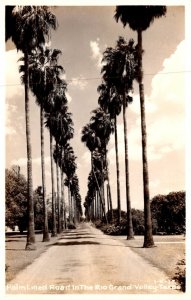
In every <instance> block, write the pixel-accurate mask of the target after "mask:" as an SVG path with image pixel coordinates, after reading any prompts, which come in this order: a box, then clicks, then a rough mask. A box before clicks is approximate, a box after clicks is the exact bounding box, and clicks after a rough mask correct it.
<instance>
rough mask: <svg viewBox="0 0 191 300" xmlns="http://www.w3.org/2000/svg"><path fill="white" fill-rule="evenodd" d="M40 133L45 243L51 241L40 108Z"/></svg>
mask: <svg viewBox="0 0 191 300" xmlns="http://www.w3.org/2000/svg"><path fill="white" fill-rule="evenodd" d="M40 132H41V169H42V190H43V217H44V224H43V225H44V228H43V240H42V241H43V242H48V241H49V240H50V237H49V232H48V215H47V205H46V183H45V163H44V110H43V108H42V106H41V107H40Z"/></svg>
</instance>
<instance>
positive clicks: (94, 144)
mask: <svg viewBox="0 0 191 300" xmlns="http://www.w3.org/2000/svg"><path fill="white" fill-rule="evenodd" d="M95 127H96V126H95V125H93V126H92V124H91V121H90V123H89V124H87V125H86V126H84V127H83V129H82V139H81V140H82V142H84V143H85V145H86V146H87V148H88V149H89V150H90V153H91V171H92V174H93V176H94V177H95V182H96V185H97V189H98V192H99V196H100V201H101V208H102V210H103V214H104V219H105V221H106V222H107V217H106V214H105V208H104V195H103V190H101V188H100V187H101V185H102V184H103V181H102V184H101V182H99V180H98V173H99V171H100V170H99V168H96V167H95V152H96V151H97V150H98V149H100V148H101V146H102V143H101V138H100V136H98V134H97V133H96V131H95ZM98 152H99V151H98ZM99 155H100V152H99ZM101 168H102V167H100V169H101ZM98 170H99V171H98ZM100 174H101V175H102V172H100Z"/></svg>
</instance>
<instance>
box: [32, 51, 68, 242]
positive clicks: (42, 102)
mask: <svg viewBox="0 0 191 300" xmlns="http://www.w3.org/2000/svg"><path fill="white" fill-rule="evenodd" d="M60 54H61V51H60V50H57V49H53V50H51V49H50V48H48V47H43V46H41V47H39V48H38V49H36V51H33V52H32V53H31V55H30V56H29V58H30V59H29V61H30V68H29V77H30V87H31V89H32V91H33V93H34V95H35V96H36V102H37V104H38V105H39V106H40V124H41V126H40V130H41V168H42V187H43V204H44V230H43V241H48V240H49V231H48V218H47V208H46V184H45V163H44V110H45V108H46V107H47V105H48V104H49V100H48V98H49V95H50V93H51V92H52V91H53V90H54V88H55V84H57V77H58V76H59V75H60V73H61V72H63V68H62V67H61V66H59V65H58V57H59V55H60ZM59 88H61V87H60V86H58V87H57V90H59Z"/></svg>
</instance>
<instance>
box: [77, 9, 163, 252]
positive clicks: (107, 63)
mask: <svg viewBox="0 0 191 300" xmlns="http://www.w3.org/2000/svg"><path fill="white" fill-rule="evenodd" d="M165 13H166V7H165V6H117V7H116V10H115V15H114V17H115V19H116V21H117V22H118V20H119V19H120V20H121V22H122V23H123V25H124V27H125V26H126V25H127V24H129V26H130V28H131V29H132V30H136V31H137V35H138V43H137V45H136V46H135V45H134V41H133V40H132V39H130V40H129V42H128V43H127V42H126V41H125V39H124V38H122V37H119V39H118V41H117V43H116V47H115V48H112V47H108V48H107V49H106V51H105V52H104V54H103V67H102V71H101V72H102V84H101V85H100V86H99V87H98V92H99V94H100V96H99V99H98V103H99V105H100V107H101V109H103V111H104V112H105V113H106V114H109V120H110V124H112V125H114V133H115V151H116V172H117V174H116V177H117V208H118V222H120V218H121V198H120V181H119V172H120V170H119V159H118V136H117V116H118V115H119V114H120V112H121V110H122V111H123V124H124V147H125V175H126V176H125V178H126V203H127V239H132V238H134V233H133V226H132V215H131V200H130V184H129V160H128V140H127V118H126V108H127V107H128V104H129V103H131V102H132V100H133V98H132V96H131V93H132V92H133V81H134V80H136V81H137V82H138V85H139V93H140V111H141V133H142V163H143V188H144V191H143V192H144V218H145V235H144V244H143V246H144V247H153V246H154V241H153V236H152V222H151V210H150V196H149V176H148V161H147V137H146V118H145V103H144V102H145V101H144V85H143V70H142V69H143V68H142V53H143V50H142V32H143V31H144V30H146V29H147V28H148V27H149V26H150V24H151V23H152V22H153V21H154V19H155V18H159V17H161V16H163V15H165ZM99 122H100V123H101V122H102V120H99ZM91 127H92V126H91V122H90V124H88V125H86V126H85V127H84V129H83V131H82V141H83V142H85V143H86V146H87V147H88V148H89V150H90V151H91V153H92V149H91V147H90V146H89V143H90V141H91V140H92V137H91V134H92V132H91V131H89V130H88V131H87V129H89V128H91ZM91 129H92V128H91ZM111 132H112V131H111ZM111 132H110V133H111ZM93 134H94V138H93V142H94V147H93V151H95V150H97V149H98V150H99V152H100V153H101V151H102V150H100V149H99V146H98V143H97V142H96V139H97V138H99V133H98V132H97V131H96V130H95V131H94V133H93ZM109 136H110V135H109ZM109 136H108V138H109ZM105 138H106V137H105V136H104V135H103V136H102V139H105ZM96 143H97V144H96ZM99 144H100V146H101V142H99ZM101 149H102V147H101ZM106 165H107V164H106ZM92 170H93V168H92ZM101 172H102V174H104V173H103V170H102V169H100V173H101ZM90 183H91V184H90ZM92 186H93V183H92V176H90V177H89V183H88V193H87V197H86V200H85V208H86V212H87V213H88V216H89V211H88V208H89V210H90V211H91V213H93V214H94V212H95V211H94V209H93V212H92V206H94V205H93V203H95V201H96V200H95V199H96V197H95V193H93V192H92ZM94 186H95V184H94ZM103 198H104V197H103Z"/></svg>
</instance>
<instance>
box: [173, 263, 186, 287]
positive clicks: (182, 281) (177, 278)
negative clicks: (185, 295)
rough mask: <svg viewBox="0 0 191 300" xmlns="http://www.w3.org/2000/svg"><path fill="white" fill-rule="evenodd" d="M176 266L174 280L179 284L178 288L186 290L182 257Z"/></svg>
mask: <svg viewBox="0 0 191 300" xmlns="http://www.w3.org/2000/svg"><path fill="white" fill-rule="evenodd" d="M177 265H178V266H177V268H176V270H177V271H176V274H175V276H174V278H173V279H174V280H175V281H176V282H177V283H178V284H179V285H180V288H181V290H182V291H183V292H185V291H186V270H185V259H182V260H180V261H179V262H178V264H177Z"/></svg>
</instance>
